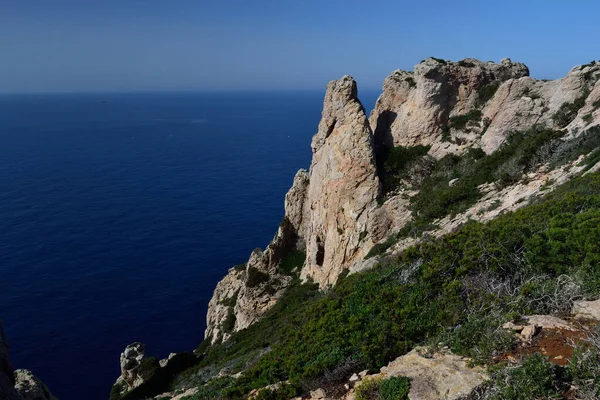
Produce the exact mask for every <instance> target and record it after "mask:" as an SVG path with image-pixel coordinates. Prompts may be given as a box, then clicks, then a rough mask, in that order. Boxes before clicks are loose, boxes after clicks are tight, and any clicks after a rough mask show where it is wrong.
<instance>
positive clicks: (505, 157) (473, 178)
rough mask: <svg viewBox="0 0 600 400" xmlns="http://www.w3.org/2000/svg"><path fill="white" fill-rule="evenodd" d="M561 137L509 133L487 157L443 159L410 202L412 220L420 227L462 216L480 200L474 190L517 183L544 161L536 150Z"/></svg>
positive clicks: (549, 133) (536, 131) (532, 132)
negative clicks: (494, 184)
mask: <svg viewBox="0 0 600 400" xmlns="http://www.w3.org/2000/svg"><path fill="white" fill-rule="evenodd" d="M562 135H563V133H562V132H559V131H552V130H547V129H541V130H540V129H537V128H534V129H531V130H529V131H526V132H516V133H513V134H512V135H510V136H509V138H508V139H507V141H506V142H505V143H504V145H503V146H502V147H501V148H500V149H499V150H498V151H496V152H494V153H492V154H491V155H489V156H485V153H483V152H482V151H481V150H479V151H470V152H467V153H466V154H465V155H463V156H460V157H459V156H456V155H447V156H445V157H444V158H442V159H440V160H439V161H438V162H437V164H436V166H435V168H434V171H433V173H432V174H431V175H430V177H429V178H427V179H425V180H424V181H423V183H422V185H421V187H420V192H419V193H418V194H417V195H416V196H414V197H413V198H412V199H411V203H412V209H413V215H414V216H415V219H416V220H417V221H418V224H419V225H422V224H424V223H430V222H432V221H433V220H435V219H437V218H442V217H444V216H446V215H451V214H456V213H459V212H463V211H465V210H466V209H467V208H468V207H470V206H471V205H473V204H474V203H475V202H477V200H478V199H479V198H480V197H481V193H480V191H479V189H478V186H480V185H482V184H484V183H491V182H498V185H499V186H501V187H504V186H506V185H509V184H512V183H514V182H516V181H518V180H519V179H520V178H521V176H522V175H523V173H526V172H528V171H530V170H531V169H532V168H535V167H536V166H537V164H539V163H541V162H545V161H546V160H544V159H543V157H542V156H541V155H540V153H539V152H538V151H539V149H540V147H542V146H543V145H544V144H546V143H548V142H551V141H553V140H556V139H558V138H560V137H562ZM482 153H483V154H482ZM455 178H458V179H459V180H458V182H457V183H456V184H454V185H453V186H449V185H448V182H449V181H450V180H452V179H455Z"/></svg>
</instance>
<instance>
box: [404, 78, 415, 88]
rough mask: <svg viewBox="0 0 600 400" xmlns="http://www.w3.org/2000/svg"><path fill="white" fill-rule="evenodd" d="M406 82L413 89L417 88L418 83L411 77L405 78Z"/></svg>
mask: <svg viewBox="0 0 600 400" xmlns="http://www.w3.org/2000/svg"><path fill="white" fill-rule="evenodd" d="M404 81H405V82H406V83H408V86H410V87H411V88H416V87H417V82H415V80H414V78H413V77H411V76H409V77H406V78H404Z"/></svg>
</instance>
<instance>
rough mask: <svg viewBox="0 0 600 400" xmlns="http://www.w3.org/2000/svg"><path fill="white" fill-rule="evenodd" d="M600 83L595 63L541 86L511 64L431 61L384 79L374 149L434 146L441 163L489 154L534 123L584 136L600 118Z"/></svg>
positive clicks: (506, 61) (373, 122)
mask: <svg viewBox="0 0 600 400" xmlns="http://www.w3.org/2000/svg"><path fill="white" fill-rule="evenodd" d="M599 77H600V64H599V63H597V62H592V63H590V64H587V65H583V66H578V67H575V68H573V69H572V70H571V71H570V72H569V73H568V74H567V76H566V77H565V78H562V79H558V80H554V81H539V80H536V79H533V78H531V77H529V70H528V68H527V67H526V66H525V65H524V64H521V63H514V62H512V61H511V60H510V59H504V60H502V61H501V62H500V64H495V63H492V62H487V63H486V62H481V61H478V60H474V59H465V60H462V61H459V62H450V61H446V60H440V59H434V58H429V59H427V60H424V61H422V62H421V63H420V64H418V65H417V66H415V69H414V72H407V71H400V70H398V71H394V72H393V73H392V74H391V75H390V76H389V77H388V78H387V79H386V80H385V82H384V85H383V93H382V95H381V96H380V97H379V99H378V100H377V104H376V106H375V109H374V110H373V112H372V113H371V116H370V122H371V126H372V127H373V131H374V135H375V144H376V149H377V152H378V154H384V153H385V151H386V149H389V148H390V147H392V146H409V147H410V146H415V145H429V146H431V150H430V154H432V155H434V156H435V157H437V158H440V157H442V156H444V155H446V154H448V153H460V152H462V151H464V150H465V149H466V148H469V147H480V148H482V149H483V150H484V151H485V152H486V153H488V154H490V153H492V152H494V151H496V150H497V149H498V148H499V147H500V146H501V145H502V143H504V141H505V140H506V138H507V136H508V135H509V134H510V133H511V132H513V131H517V130H519V131H521V130H526V129H529V128H531V127H533V126H535V125H541V126H547V127H549V128H561V129H562V128H568V129H569V130H572V129H579V130H580V129H583V128H585V127H586V126H589V125H591V122H592V121H593V120H597V118H598V117H599V116H598V115H597V113H598V107H597V106H594V103H595V102H596V100H597V98H598V95H599V94H600V89H598V79H599ZM571 105H572V106H571ZM582 106H583V107H582ZM587 115H590V117H586V116H587ZM461 118H462V122H461V121H460V119H461Z"/></svg>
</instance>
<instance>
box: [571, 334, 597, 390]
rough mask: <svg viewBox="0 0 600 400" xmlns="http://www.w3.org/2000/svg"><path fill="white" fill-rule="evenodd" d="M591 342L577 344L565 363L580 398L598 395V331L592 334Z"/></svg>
mask: <svg viewBox="0 0 600 400" xmlns="http://www.w3.org/2000/svg"><path fill="white" fill-rule="evenodd" d="M592 337H593V339H592V340H591V343H587V344H583V345H578V346H576V347H575V350H574V351H573V357H572V358H571V361H570V362H569V364H568V365H567V370H568V372H569V374H570V377H571V379H572V380H573V383H574V384H575V385H576V386H577V394H579V395H581V397H582V398H598V397H600V349H599V347H598V345H599V343H600V342H599V341H598V338H599V336H598V332H596V333H595V334H593V335H592Z"/></svg>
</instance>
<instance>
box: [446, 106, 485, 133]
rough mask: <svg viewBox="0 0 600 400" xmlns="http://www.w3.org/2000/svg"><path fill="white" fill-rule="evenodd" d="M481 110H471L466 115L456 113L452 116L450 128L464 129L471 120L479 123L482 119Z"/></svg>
mask: <svg viewBox="0 0 600 400" xmlns="http://www.w3.org/2000/svg"><path fill="white" fill-rule="evenodd" d="M481 116H482V114H481V111H480V110H471V111H469V112H468V113H467V114H464V115H455V116H453V117H450V128H453V129H458V130H462V129H465V128H466V127H467V125H468V124H469V123H470V122H475V123H479V121H481Z"/></svg>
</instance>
